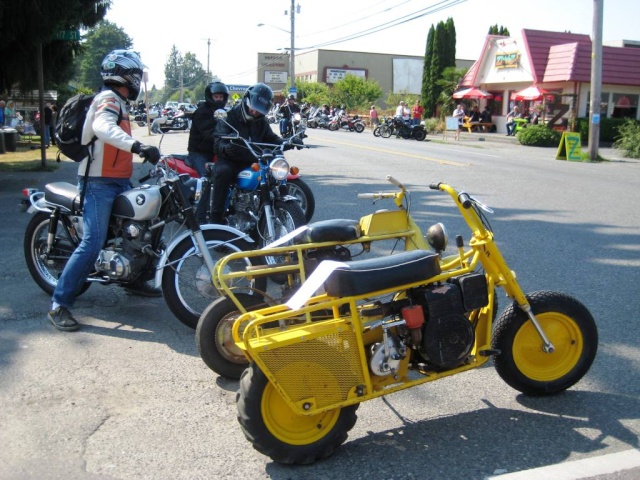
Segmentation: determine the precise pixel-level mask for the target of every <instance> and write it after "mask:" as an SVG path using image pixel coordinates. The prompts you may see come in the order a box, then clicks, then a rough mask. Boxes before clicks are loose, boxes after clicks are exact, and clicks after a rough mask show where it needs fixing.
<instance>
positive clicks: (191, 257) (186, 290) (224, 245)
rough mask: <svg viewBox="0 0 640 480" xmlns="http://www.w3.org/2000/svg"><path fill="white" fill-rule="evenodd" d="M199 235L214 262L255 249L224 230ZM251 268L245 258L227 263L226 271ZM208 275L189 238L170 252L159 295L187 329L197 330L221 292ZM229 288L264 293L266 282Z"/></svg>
mask: <svg viewBox="0 0 640 480" xmlns="http://www.w3.org/2000/svg"><path fill="white" fill-rule="evenodd" d="M202 234H203V235H204V240H205V242H206V244H207V247H208V249H209V254H210V255H211V258H212V259H213V261H214V262H217V261H218V260H220V259H221V258H222V257H224V256H226V255H228V254H230V253H235V252H245V251H249V250H253V249H255V247H256V246H255V244H252V243H249V242H247V241H246V240H244V239H237V236H236V235H234V234H233V233H231V232H226V231H223V230H205V231H203V232H202ZM250 265H251V261H250V260H249V259H248V258H245V259H238V260H235V261H233V262H229V263H228V264H227V268H228V269H229V270H230V271H243V270H245V268H246V267H247V266H250ZM211 273H212V272H210V271H209V269H208V268H207V265H206V264H205V263H204V259H203V258H202V255H201V254H200V251H199V250H198V248H197V247H196V246H195V243H194V240H193V239H192V238H191V236H189V237H187V238H185V239H184V240H183V241H181V242H180V243H179V244H178V245H177V246H176V247H175V248H174V249H173V251H172V252H171V253H170V255H169V258H168V259H167V265H166V266H165V267H164V271H163V272H162V293H163V294H164V299H165V301H166V302H167V306H168V307H169V309H170V310H171V312H172V313H173V314H174V315H175V316H176V317H177V318H178V320H180V321H181V322H182V323H184V324H185V325H187V326H188V327H190V328H194V329H195V328H196V327H197V325H198V319H199V318H200V314H201V313H202V312H203V311H204V309H205V308H206V307H207V306H208V305H209V304H210V303H211V302H213V301H214V300H216V299H217V298H219V297H220V292H219V291H218V290H217V289H216V288H215V287H214V286H213V281H212V279H211ZM231 286H232V287H233V288H240V289H246V290H248V291H254V290H260V291H266V288H267V279H266V278H256V279H254V280H249V279H246V278H239V279H237V280H236V282H235V283H233V285H231Z"/></svg>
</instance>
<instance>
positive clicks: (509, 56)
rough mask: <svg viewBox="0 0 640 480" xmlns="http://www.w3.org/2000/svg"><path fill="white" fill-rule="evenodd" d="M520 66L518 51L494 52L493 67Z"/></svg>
mask: <svg viewBox="0 0 640 480" xmlns="http://www.w3.org/2000/svg"><path fill="white" fill-rule="evenodd" d="M519 66H520V53H519V52H510V53H496V60H495V63H494V67H495V68H496V69H498V68H518V67H519Z"/></svg>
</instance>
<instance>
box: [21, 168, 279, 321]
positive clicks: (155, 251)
mask: <svg viewBox="0 0 640 480" xmlns="http://www.w3.org/2000/svg"><path fill="white" fill-rule="evenodd" d="M149 180H152V181H154V182H155V185H140V186H138V187H135V188H133V189H131V190H129V191H127V192H125V193H123V194H121V195H119V196H118V197H117V198H116V200H115V203H114V205H113V210H112V213H111V219H110V225H109V235H108V238H107V241H106V243H105V245H104V247H103V249H102V251H101V252H100V255H99V257H98V258H97V259H96V263H95V269H94V271H93V272H92V273H91V274H90V276H89V277H88V278H87V281H86V283H85V284H84V286H83V288H82V290H81V293H83V292H85V291H86V290H87V289H88V288H89V287H90V286H91V284H93V283H100V284H103V285H109V284H116V285H120V286H126V285H127V284H130V283H132V282H135V281H137V280H145V281H146V280H151V279H154V280H155V286H156V287H162V292H163V295H164V299H165V301H166V303H167V305H168V306H169V308H170V310H171V311H172V312H173V314H174V315H175V316H176V317H177V318H178V319H179V320H180V321H181V322H182V323H184V324H185V325H187V326H189V327H191V328H195V327H196V325H197V322H198V318H199V317H200V314H201V313H202V311H203V310H204V309H205V307H206V306H207V305H208V304H210V303H211V302H212V301H213V300H214V299H215V298H216V297H217V296H218V295H219V293H218V291H217V290H216V289H215V288H214V286H213V283H212V281H211V272H212V271H213V267H214V265H215V263H216V261H217V260H218V259H220V258H222V257H223V256H225V255H227V254H229V253H230V252H237V251H240V250H251V249H254V248H256V247H257V246H258V245H257V243H256V242H255V241H254V240H253V239H252V238H251V237H249V236H248V235H246V234H245V233H243V232H240V231H238V230H236V229H234V228H231V227H228V226H222V225H202V226H199V225H198V222H197V221H196V219H195V214H194V210H193V207H192V203H193V202H194V201H195V200H196V199H197V198H198V196H199V195H200V194H201V191H202V190H201V185H202V181H201V180H200V179H195V178H189V176H187V175H178V174H177V173H176V172H175V171H174V170H172V169H170V168H168V166H167V165H166V157H163V158H161V160H160V162H159V163H158V165H156V167H155V168H153V169H152V170H151V171H150V172H149V174H148V175H146V176H145V177H143V178H141V179H140V183H144V182H147V181H149ZM25 193H26V194H28V196H29V205H30V206H29V207H28V211H29V212H30V213H33V214H34V215H33V217H32V218H31V220H30V222H29V224H28V225H27V229H26V232H25V237H24V256H25V260H26V263H27V267H28V269H29V272H30V274H31V276H32V277H33V279H34V280H35V282H36V283H37V284H38V286H39V287H40V288H41V289H42V290H44V291H45V292H46V293H48V294H50V295H51V294H52V293H53V290H54V289H55V287H56V284H57V282H58V278H59V276H60V274H61V273H62V270H63V269H64V267H65V265H66V263H67V261H68V259H69V257H70V256H71V254H72V253H73V251H74V250H75V249H76V248H77V247H78V245H79V244H80V241H81V240H82V235H83V222H82V209H81V208H80V202H79V196H80V195H79V191H78V188H77V186H76V185H73V184H70V183H66V182H54V183H49V184H47V185H45V187H44V191H36V190H35V189H25ZM170 223H174V224H175V225H176V227H178V228H176V229H175V230H174V232H173V234H172V235H171V236H170V237H169V236H166V233H167V232H168V230H169V229H165V227H166V226H167V225H168V224H170ZM181 227H182V228H181ZM248 262H249V260H248V259H245V260H240V262H239V263H235V262H234V263H233V264H231V265H229V268H230V269H240V270H244V268H245V267H246V266H248V265H250V263H248ZM266 282H267V281H266V279H265V278H261V279H255V280H252V279H247V278H245V279H242V280H239V282H238V284H237V285H236V286H237V287H239V288H243V287H247V288H249V290H248V291H249V295H252V294H254V293H255V292H257V291H260V290H264V289H265V288H266Z"/></svg>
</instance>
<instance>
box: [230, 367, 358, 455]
mask: <svg viewBox="0 0 640 480" xmlns="http://www.w3.org/2000/svg"><path fill="white" fill-rule="evenodd" d="M285 368H287V367H285ZM316 378H317V379H318V381H321V382H325V383H326V382H332V381H335V379H332V378H327V377H325V376H322V377H320V376H318V377H316ZM314 387H316V385H314ZM236 406H237V408H238V421H239V422H240V426H241V427H242V430H243V432H244V434H245V437H246V438H247V440H249V441H250V442H251V443H252V444H253V447H254V448H255V449H256V450H258V451H259V452H261V453H263V454H264V455H267V456H269V457H271V458H272V459H273V460H275V461H276V462H279V463H284V464H299V465H304V464H310V463H313V462H315V461H316V460H320V459H322V458H326V457H328V456H330V455H331V454H333V452H334V451H335V449H336V448H338V447H339V446H340V445H342V444H343V443H344V441H345V440H346V439H347V434H348V432H349V430H351V429H352V428H353V426H354V425H355V423H356V420H357V415H356V410H357V409H358V406H359V404H356V405H351V406H348V407H343V408H336V409H334V410H330V411H327V412H324V413H319V414H317V415H299V414H298V413H297V412H295V411H294V410H292V409H291V407H290V406H289V404H288V403H287V402H286V401H285V399H284V398H283V397H282V396H281V395H280V393H279V392H278V390H277V389H276V388H275V387H274V386H273V385H272V384H271V383H270V382H269V381H268V380H267V377H266V376H265V374H264V373H263V372H262V371H261V370H260V369H259V368H258V367H257V365H256V364H255V363H252V364H251V365H250V366H249V368H248V369H247V370H245V371H244V373H243V374H242V378H241V379H240V390H239V391H238V394H237V395H236Z"/></svg>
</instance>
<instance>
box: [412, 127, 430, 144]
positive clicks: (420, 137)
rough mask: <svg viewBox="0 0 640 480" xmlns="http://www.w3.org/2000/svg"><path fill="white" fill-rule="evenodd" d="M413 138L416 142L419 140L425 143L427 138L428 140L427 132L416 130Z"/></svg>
mask: <svg viewBox="0 0 640 480" xmlns="http://www.w3.org/2000/svg"><path fill="white" fill-rule="evenodd" d="M413 138H415V139H416V140H418V141H419V142H421V141H423V140H424V139H425V138H427V132H426V131H424V130H422V129H419V130H414V131H413Z"/></svg>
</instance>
